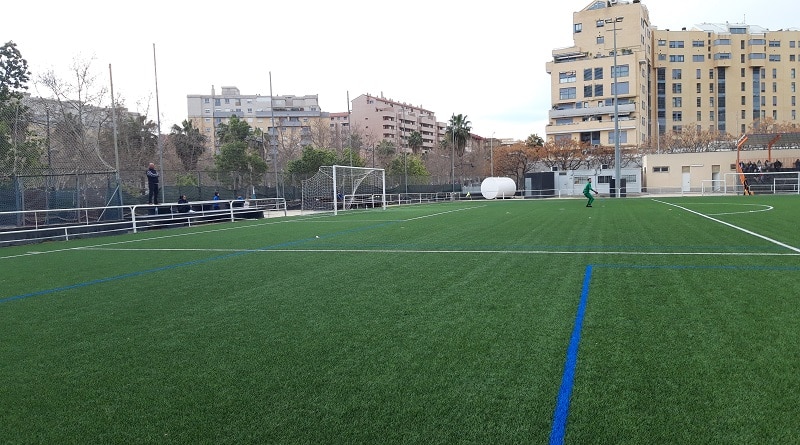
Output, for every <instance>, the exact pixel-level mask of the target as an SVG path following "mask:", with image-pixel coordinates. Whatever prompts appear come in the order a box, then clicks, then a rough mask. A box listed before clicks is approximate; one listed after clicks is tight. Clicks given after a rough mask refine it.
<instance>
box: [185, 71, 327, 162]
mask: <svg viewBox="0 0 800 445" xmlns="http://www.w3.org/2000/svg"><path fill="white" fill-rule="evenodd" d="M186 102H187V106H188V119H189V120H190V121H191V122H192V124H193V125H194V127H195V128H197V129H199V130H200V133H201V134H203V135H205V136H206V137H207V138H208V141H209V144H210V145H211V146H212V147H215V148H218V146H219V143H218V141H216V134H215V133H216V131H215V130H216V128H217V127H218V126H219V124H222V123H227V122H228V121H229V120H230V118H231V117H232V116H236V117H237V118H239V119H241V120H243V121H245V122H247V123H248V125H250V127H252V128H253V129H254V130H255V129H258V130H260V132H261V133H262V134H265V135H271V136H272V140H273V141H274V143H275V144H278V145H279V146H292V147H294V146H300V147H302V146H305V145H309V144H311V143H312V135H313V129H314V128H315V127H316V126H319V125H323V124H322V121H323V113H322V111H321V110H320V107H319V98H318V96H317V95H306V96H291V95H283V96H261V95H258V94H255V95H253V94H241V92H240V91H239V88H237V87H234V86H229V87H222V88H221V92H220V93H217V92H216V91H215V89H214V87H212V88H211V94H209V95H202V94H197V95H188V96H186ZM325 125H327V122H325Z"/></svg>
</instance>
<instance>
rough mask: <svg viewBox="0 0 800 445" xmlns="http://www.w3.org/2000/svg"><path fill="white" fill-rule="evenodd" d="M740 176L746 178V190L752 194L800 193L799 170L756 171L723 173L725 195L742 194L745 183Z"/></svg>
mask: <svg viewBox="0 0 800 445" xmlns="http://www.w3.org/2000/svg"><path fill="white" fill-rule="evenodd" d="M742 178H744V179H745V180H747V187H746V188H747V190H749V191H750V192H752V193H754V194H760V193H767V194H800V187H799V186H798V184H800V172H798V171H781V172H758V173H736V172H732V173H725V191H724V193H725V194H726V195H727V194H729V193H734V194H737V195H740V194H744V193H746V192H745V185H744V184H743V183H742Z"/></svg>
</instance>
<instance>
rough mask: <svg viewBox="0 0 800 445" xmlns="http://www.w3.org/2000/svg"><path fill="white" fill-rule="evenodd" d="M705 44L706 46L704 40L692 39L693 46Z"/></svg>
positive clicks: (700, 46)
mask: <svg viewBox="0 0 800 445" xmlns="http://www.w3.org/2000/svg"><path fill="white" fill-rule="evenodd" d="M704 46H706V45H705V42H704V41H702V40H692V47H693V48H703V47H704Z"/></svg>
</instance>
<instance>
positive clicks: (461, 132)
mask: <svg viewBox="0 0 800 445" xmlns="http://www.w3.org/2000/svg"><path fill="white" fill-rule="evenodd" d="M470 130H472V122H470V121H468V120H467V116H466V115H463V114H459V115H455V114H454V115H453V117H451V118H450V123H449V124H448V126H447V130H446V131H445V135H446V136H447V138H448V142H451V143H452V141H453V140H455V148H454V149H455V152H456V154H457V155H458V157H459V158H460V157H462V156H464V150H465V149H466V148H467V140H469V134H470V133H469V132H470ZM454 133H455V136H453V134H454Z"/></svg>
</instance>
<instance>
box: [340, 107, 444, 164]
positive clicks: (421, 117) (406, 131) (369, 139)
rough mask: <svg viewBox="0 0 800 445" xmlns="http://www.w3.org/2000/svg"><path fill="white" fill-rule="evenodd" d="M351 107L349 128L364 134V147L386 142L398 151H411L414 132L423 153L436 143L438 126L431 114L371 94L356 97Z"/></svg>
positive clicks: (438, 135) (438, 131)
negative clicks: (391, 143)
mask: <svg viewBox="0 0 800 445" xmlns="http://www.w3.org/2000/svg"><path fill="white" fill-rule="evenodd" d="M351 104H352V107H353V108H352V110H351V112H350V119H349V125H350V128H351V129H352V131H353V132H357V133H358V134H361V135H363V136H362V141H363V143H364V144H365V146H366V147H374V146H375V145H377V144H379V143H380V142H381V141H384V140H385V141H390V142H393V143H394V144H395V146H396V147H398V148H399V149H400V150H403V151H406V150H407V151H410V148H408V144H407V140H408V137H409V136H410V135H411V133H412V132H414V131H417V132H419V134H420V135H422V148H421V150H422V151H428V150H432V149H434V148H436V146H437V144H438V142H439V139H440V126H439V124H437V122H436V115H435V114H434V112H433V111H430V110H426V109H424V108H422V107H421V106H419V107H418V106H414V105H411V104H407V103H404V102H399V101H395V100H392V99H386V98H384V97H382V96H373V95H370V94H362V95H360V96H358V97H356V98H355V99H353V100H352V101H351Z"/></svg>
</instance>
